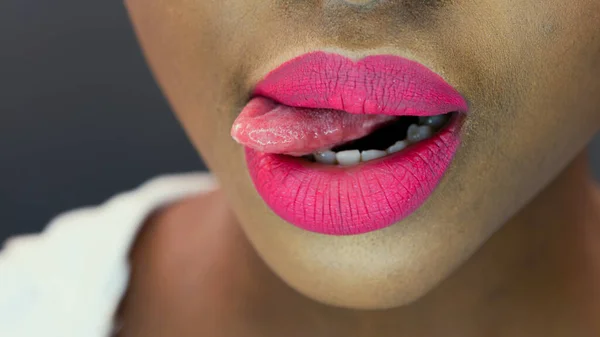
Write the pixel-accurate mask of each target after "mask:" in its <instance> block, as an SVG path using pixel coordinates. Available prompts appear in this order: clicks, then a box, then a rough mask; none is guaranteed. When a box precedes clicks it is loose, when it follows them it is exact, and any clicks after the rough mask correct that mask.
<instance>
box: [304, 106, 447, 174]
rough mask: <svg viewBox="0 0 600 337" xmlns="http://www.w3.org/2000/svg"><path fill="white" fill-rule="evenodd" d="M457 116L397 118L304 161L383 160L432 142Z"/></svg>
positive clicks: (351, 162) (350, 162)
mask: <svg viewBox="0 0 600 337" xmlns="http://www.w3.org/2000/svg"><path fill="white" fill-rule="evenodd" d="M454 115H455V114H454V113H448V114H444V115H436V116H428V117H416V116H402V117H397V118H395V119H394V120H392V121H390V122H388V123H386V124H384V125H382V126H381V127H380V128H378V129H376V130H374V131H373V132H371V133H369V134H368V135H366V136H364V137H362V138H359V139H356V140H352V141H349V142H347V143H344V144H341V145H338V146H335V147H333V148H331V149H326V150H322V151H316V152H313V153H311V154H309V155H304V156H303V157H302V158H304V159H306V160H308V161H310V162H318V163H321V164H327V165H341V166H353V165H358V164H359V163H361V162H368V161H371V160H375V159H379V158H383V157H386V156H389V155H392V154H394V153H396V152H400V151H402V150H404V149H406V148H407V147H409V146H410V145H413V144H416V143H419V142H420V141H423V140H426V139H429V138H432V137H433V136H435V135H436V134H437V132H438V131H440V130H441V129H442V128H443V127H444V126H446V125H447V124H448V121H449V120H450V119H451V118H452V116H454Z"/></svg>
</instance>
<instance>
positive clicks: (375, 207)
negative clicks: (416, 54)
mask: <svg viewBox="0 0 600 337" xmlns="http://www.w3.org/2000/svg"><path fill="white" fill-rule="evenodd" d="M466 111H467V103H466V101H465V100H464V98H463V97H462V96H461V95H460V94H459V93H458V92H457V91H456V90H455V89H454V88H452V87H451V86H450V85H449V84H447V83H446V82H445V81H444V80H443V79H442V78H441V77H440V76H439V75H437V74H435V73H433V72H432V71H431V70H429V69H427V68H426V67H424V66H423V65H421V64H419V63H416V62H414V61H411V60H407V59H403V58H400V57H396V56H389V55H377V56H369V57H366V58H364V59H362V60H359V61H357V62H354V61H352V60H350V59H348V58H346V57H343V56H341V55H337V54H328V53H324V52H315V53H310V54H306V55H303V56H300V57H298V58H295V59H293V60H291V61H288V62H286V63H284V64H283V65H282V66H280V67H279V68H277V69H275V70H274V71H272V72H271V73H269V74H268V75H267V76H266V77H265V79H264V80H262V81H261V82H260V83H259V84H258V85H257V86H256V88H255V90H254V98H253V99H252V100H251V101H250V102H249V103H248V105H247V106H246V107H245V108H244V110H243V111H242V113H241V114H240V116H239V117H238V119H237V120H236V122H235V123H234V126H233V128H232V136H233V137H234V138H235V139H236V140H237V141H238V142H240V143H241V144H243V145H245V146H246V160H247V165H248V169H249V172H250V176H251V178H252V180H253V182H254V185H255V187H256V188H257V191H258V193H259V194H260V195H261V197H262V198H263V199H264V200H265V202H266V203H267V205H268V206H269V207H270V208H271V209H272V210H273V211H274V212H275V213H276V214H278V215H279V216H280V217H281V218H283V219H284V220H286V221H288V222H290V223H291V224H293V225H296V226H298V227H300V228H303V229H305V230H308V231H312V232H317V233H322V234H330V235H349V234H361V233H366V232H369V231H373V230H377V229H381V228H385V227H387V226H390V225H392V224H394V223H396V222H398V221H400V220H402V219H403V218H405V217H406V216H408V215H409V214H411V213H412V212H413V211H415V210H416V209H417V208H418V207H419V206H421V205H422V204H423V203H424V202H425V200H426V199H427V198H428V197H429V196H430V195H431V193H432V192H433V190H434V189H435V187H436V186H437V184H438V183H439V181H440V180H441V178H442V176H443V174H444V172H445V171H446V170H447V168H448V166H449V165H450V162H451V160H452V157H453V156H454V153H455V152H456V150H457V148H458V146H459V143H460V141H459V131H460V126H461V124H462V123H461V121H462V119H463V114H462V113H465V112H466ZM449 112H458V113H459V114H457V115H456V116H455V118H453V119H452V121H451V122H450V124H449V125H447V126H446V127H445V128H444V129H442V130H441V131H440V132H438V133H437V134H436V135H434V136H433V137H432V138H430V139H427V140H425V141H421V142H419V143H417V144H413V145H411V146H409V147H408V148H406V149H404V150H402V151H401V152H398V153H394V154H393V155H389V156H386V157H383V158H379V159H376V160H373V161H370V162H366V163H361V164H359V165H356V166H350V167H341V166H332V165H323V164H318V163H311V162H308V161H306V160H303V159H301V158H295V157H291V156H288V155H282V153H284V154H293V155H302V154H306V153H310V152H313V151H314V150H318V149H323V148H331V147H333V146H335V145H338V144H340V143H342V142H346V141H348V140H352V139H357V138H360V137H362V136H365V135H367V134H369V133H370V132H372V131H373V130H374V129H375V128H377V127H378V126H379V125H381V124H382V123H386V122H388V121H389V120H390V119H391V118H394V116H406V115H410V116H421V117H423V116H434V115H441V114H446V113H449Z"/></svg>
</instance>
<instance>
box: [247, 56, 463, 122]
mask: <svg viewBox="0 0 600 337" xmlns="http://www.w3.org/2000/svg"><path fill="white" fill-rule="evenodd" d="M253 96H264V97H267V98H270V99H272V100H274V101H276V102H278V103H280V104H284V105H288V106H292V107H303V108H314V109H334V110H342V111H346V112H348V113H352V114H384V115H393V116H404V115H410V116H433V115H440V114H445V113H448V112H466V111H467V110H468V107H467V102H466V100H465V99H464V98H463V97H462V96H461V95H460V93H459V92H458V91H457V90H456V89H454V88H453V87H452V86H451V85H450V84H448V83H447V82H446V81H445V80H444V79H443V78H442V77H441V76H439V75H438V74H436V73H435V72H433V71H431V70H430V69H428V68H427V67H425V66H424V65H422V64H420V63H418V62H416V61H412V60H409V59H406V58H402V57H397V56H391V55H373V56H367V57H365V58H362V59H360V60H358V61H353V60H352V59H350V58H347V57H344V56H342V55H338V54H331V53H326V52H320V51H319V52H313V53H309V54H305V55H303V56H300V57H297V58H295V59H292V60H290V61H288V62H286V63H284V64H282V65H281V66H279V67H278V68H277V69H275V70H273V71H271V72H270V73H269V74H267V76H266V77H265V78H264V79H263V80H262V81H260V82H259V83H258V84H257V85H256V87H255V89H254V92H253Z"/></svg>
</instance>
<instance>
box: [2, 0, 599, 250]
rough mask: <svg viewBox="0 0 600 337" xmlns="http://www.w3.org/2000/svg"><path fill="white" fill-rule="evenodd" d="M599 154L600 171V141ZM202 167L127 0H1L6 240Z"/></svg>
mask: <svg viewBox="0 0 600 337" xmlns="http://www.w3.org/2000/svg"><path fill="white" fill-rule="evenodd" d="M558 136H559V135H557V137H558ZM592 152H593V153H594V154H595V156H594V161H595V166H596V167H597V169H596V171H597V172H598V173H599V174H598V175H599V176H600V140H599V141H596V145H595V147H594V148H593V149H592ZM596 154H597V155H596ZM198 169H203V164H202V163H201V161H200V159H199V158H198V156H197V155H196V153H195V152H194V150H193V149H192V147H191V146H190V144H189V143H188V142H187V140H186V139H185V136H184V134H183V132H182V131H181V129H180V127H179V125H178V124H177V122H176V121H175V120H174V118H173V117H172V115H171V113H170V111H169V107H168V106H167V104H166V102H165V100H164V98H163V97H162V96H161V94H160V92H159V90H158V88H157V86H156V84H155V83H154V82H153V80H152V77H151V75H150V73H149V71H148V69H147V67H146V65H145V64H144V61H143V59H142V56H141V54H140V51H139V50H138V46H137V44H136V41H135V38H134V36H133V33H132V31H131V27H130V25H129V22H128V19H127V15H126V13H125V11H124V8H123V5H122V4H121V2H119V1H114V0H102V1H81V0H0V186H1V188H0V214H1V219H2V223H1V224H0V242H2V241H3V239H4V238H5V237H6V236H8V235H12V234H16V233H24V232H33V231H38V230H40V229H41V228H42V227H43V226H44V225H45V224H46V223H47V221H48V220H49V219H50V218H51V217H52V216H53V215H55V214H56V213H58V212H62V211H64V210H68V209H71V208H74V207H79V206H83V205H90V204H97V203H100V202H102V201H103V200H105V199H106V198H108V197H110V196H111V195H112V194H114V193H116V192H118V191H123V190H125V189H130V188H133V187H135V186H137V185H139V184H140V183H142V182H143V181H145V180H147V179H149V178H151V177H152V176H155V175H158V174H161V173H166V172H183V171H191V170H198Z"/></svg>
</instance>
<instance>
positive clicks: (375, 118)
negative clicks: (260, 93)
mask: <svg viewBox="0 0 600 337" xmlns="http://www.w3.org/2000/svg"><path fill="white" fill-rule="evenodd" d="M394 118H395V117H394V116H387V115H371V114H370V115H366V114H360V115H359V114H350V113H347V112H344V111H339V110H329V109H309V108H295V107H290V106H286V105H281V104H278V103H275V102H273V101H272V100H269V99H267V98H264V97H256V98H253V99H252V100H251V101H250V102H249V103H248V104H247V105H246V107H245V108H244V109H243V110H242V112H241V113H240V115H239V116H238V118H237V119H236V120H235V122H234V123H233V127H232V128H231V136H232V137H233V139H235V140H236V141H237V142H238V143H240V144H242V145H244V146H247V147H250V148H253V149H255V150H258V151H261V152H266V153H278V154H287V155H293V156H303V155H305V154H309V153H312V152H316V151H320V150H326V149H331V148H332V147H335V146H337V145H341V144H343V143H347V142H349V141H351V140H355V139H359V138H362V137H364V136H366V135H368V134H369V133H371V132H373V131H374V130H375V129H377V128H379V127H380V126H381V125H383V124H385V123H387V122H389V121H391V120H393V119H394Z"/></svg>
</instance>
